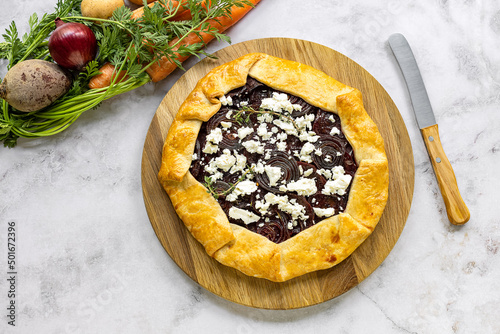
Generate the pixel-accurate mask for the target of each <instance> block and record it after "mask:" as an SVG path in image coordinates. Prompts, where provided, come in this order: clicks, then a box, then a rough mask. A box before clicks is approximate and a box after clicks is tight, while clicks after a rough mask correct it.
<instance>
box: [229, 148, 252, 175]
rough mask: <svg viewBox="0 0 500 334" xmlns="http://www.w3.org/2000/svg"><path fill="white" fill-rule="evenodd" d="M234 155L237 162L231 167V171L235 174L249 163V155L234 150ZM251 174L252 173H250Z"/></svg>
mask: <svg viewBox="0 0 500 334" xmlns="http://www.w3.org/2000/svg"><path fill="white" fill-rule="evenodd" d="M233 153H234V156H235V157H236V163H235V164H234V166H233V167H232V168H231V170H230V173H231V174H234V173H236V172H242V171H243V170H244V169H245V166H246V164H247V157H245V156H244V155H242V154H238V153H237V152H236V151H233ZM249 174H250V175H251V173H249Z"/></svg>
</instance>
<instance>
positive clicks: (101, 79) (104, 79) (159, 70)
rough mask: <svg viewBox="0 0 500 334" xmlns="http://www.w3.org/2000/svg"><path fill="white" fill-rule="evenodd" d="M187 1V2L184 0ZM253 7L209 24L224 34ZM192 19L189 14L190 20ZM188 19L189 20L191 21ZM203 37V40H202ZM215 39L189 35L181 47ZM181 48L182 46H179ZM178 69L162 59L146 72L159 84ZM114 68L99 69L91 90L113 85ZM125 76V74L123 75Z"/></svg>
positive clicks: (180, 58) (203, 34)
mask: <svg viewBox="0 0 500 334" xmlns="http://www.w3.org/2000/svg"><path fill="white" fill-rule="evenodd" d="M182 1H185V0H182ZM249 1H250V2H251V3H252V4H253V5H256V4H258V3H259V2H260V0H249ZM172 3H173V4H174V6H176V5H177V4H178V3H179V2H178V1H175V0H172ZM153 4H154V2H153V3H150V4H149V5H148V6H153ZM252 8H253V7H252V6H248V5H246V6H243V7H237V6H233V8H231V15H230V17H226V16H222V17H218V18H217V19H213V20H208V21H207V22H208V23H209V24H210V26H211V27H213V28H216V29H217V30H218V31H219V32H220V33H222V32H224V31H225V30H226V29H228V28H229V27H231V26H232V25H234V24H235V23H236V22H238V21H239V20H240V19H241V18H242V17H243V16H245V15H246V14H247V13H248V12H249V11H250V9H252ZM143 12H144V10H143V9H142V8H139V9H136V10H135V11H134V12H133V14H132V17H133V18H137V17H141V16H142V14H143ZM190 17H191V15H190V13H189V18H190ZM189 18H188V19H189ZM200 37H201V38H200ZM213 39H214V36H213V35H211V34H209V33H206V32H201V33H198V34H195V33H191V34H189V35H187V36H186V37H185V38H184V39H183V40H182V41H181V45H185V46H187V45H193V44H196V43H200V42H202V43H204V44H207V43H208V42H210V41H211V40H213ZM178 40H179V39H178V38H176V39H174V40H172V41H170V43H169V45H170V46H173V45H175V43H177V41H178ZM179 46H180V45H179ZM177 49H179V47H176V50H177ZM174 55H175V56H176V59H177V60H178V61H180V62H181V63H182V62H183V61H185V60H186V59H188V58H189V55H187V56H180V55H179V54H178V53H175V52H174ZM176 68H177V65H176V64H175V63H174V62H172V61H171V60H169V59H168V58H167V57H162V58H161V59H160V61H159V62H156V63H154V64H152V65H151V66H150V67H149V68H148V69H147V70H146V71H147V73H148V74H149V76H150V77H151V80H152V81H153V82H158V81H160V80H162V79H165V78H166V77H167V76H168V75H169V74H170V73H172V72H173V71H174V70H175V69H176ZM110 69H111V70H110ZM113 70H114V66H113V65H111V64H109V63H107V64H105V65H104V66H103V67H102V68H101V69H99V71H100V72H102V74H99V75H96V76H94V77H92V79H90V83H89V88H91V89H96V88H103V87H108V86H109V85H110V84H111V81H112V78H111V75H112V73H113ZM122 76H123V74H122Z"/></svg>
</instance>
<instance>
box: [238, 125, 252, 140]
mask: <svg viewBox="0 0 500 334" xmlns="http://www.w3.org/2000/svg"><path fill="white" fill-rule="evenodd" d="M252 132H253V128H251V127H248V126H246V127H243V128H239V129H238V137H239V138H240V140H241V139H243V138H245V137H246V136H248V135H249V134H251V133H252Z"/></svg>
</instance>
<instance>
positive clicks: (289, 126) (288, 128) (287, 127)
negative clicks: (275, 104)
mask: <svg viewBox="0 0 500 334" xmlns="http://www.w3.org/2000/svg"><path fill="white" fill-rule="evenodd" d="M273 124H274V125H277V126H278V127H280V128H281V129H282V130H283V131H285V132H286V133H287V134H289V135H294V136H297V135H298V132H297V129H295V126H293V123H291V122H290V123H289V122H284V121H282V120H281V119H275V120H274V121H273Z"/></svg>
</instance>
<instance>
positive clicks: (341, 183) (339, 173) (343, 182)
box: [321, 166, 352, 196]
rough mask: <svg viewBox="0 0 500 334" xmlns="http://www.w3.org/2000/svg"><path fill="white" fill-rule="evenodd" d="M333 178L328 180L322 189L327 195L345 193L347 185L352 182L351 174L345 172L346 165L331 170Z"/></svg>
mask: <svg viewBox="0 0 500 334" xmlns="http://www.w3.org/2000/svg"><path fill="white" fill-rule="evenodd" d="M331 173H332V176H331V177H332V180H328V181H326V183H325V186H324V187H323V190H322V191H321V192H322V193H323V194H325V195H334V194H338V195H341V196H342V195H345V193H346V189H347V187H349V184H350V183H351V179H352V177H351V175H348V174H344V167H342V166H335V167H333V168H332V170H331Z"/></svg>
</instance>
